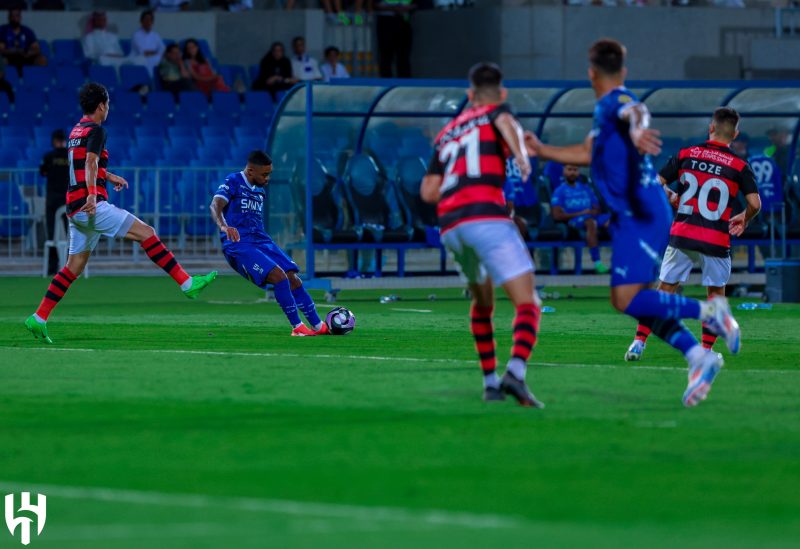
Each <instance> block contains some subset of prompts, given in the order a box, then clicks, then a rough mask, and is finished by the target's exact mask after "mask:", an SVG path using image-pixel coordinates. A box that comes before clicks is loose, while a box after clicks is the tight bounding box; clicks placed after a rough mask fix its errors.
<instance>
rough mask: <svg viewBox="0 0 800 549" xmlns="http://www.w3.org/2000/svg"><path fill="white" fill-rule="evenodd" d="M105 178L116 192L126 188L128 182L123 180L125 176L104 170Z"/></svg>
mask: <svg viewBox="0 0 800 549" xmlns="http://www.w3.org/2000/svg"><path fill="white" fill-rule="evenodd" d="M106 180H107V181H109V182H110V183H112V184H113V185H114V190H115V191H117V192H119V191H121V190H122V189H127V188H128V182H127V181H126V180H125V178H124V177H121V176H119V175H117V174H115V173H111V172H109V171H106Z"/></svg>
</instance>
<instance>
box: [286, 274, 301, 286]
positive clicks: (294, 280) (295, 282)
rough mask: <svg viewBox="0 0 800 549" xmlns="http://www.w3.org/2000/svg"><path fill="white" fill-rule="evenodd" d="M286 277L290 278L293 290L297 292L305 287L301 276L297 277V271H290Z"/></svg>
mask: <svg viewBox="0 0 800 549" xmlns="http://www.w3.org/2000/svg"><path fill="white" fill-rule="evenodd" d="M286 276H287V277H288V278H289V286H290V287H291V288H292V290H296V289H297V288H299V287H300V286H302V285H303V281H302V280H300V277H299V276H297V272H296V271H289V272H288V273H286Z"/></svg>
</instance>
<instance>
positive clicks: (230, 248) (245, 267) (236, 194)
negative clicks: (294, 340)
mask: <svg viewBox="0 0 800 549" xmlns="http://www.w3.org/2000/svg"><path fill="white" fill-rule="evenodd" d="M271 174H272V159H271V158H270V157H269V156H268V155H267V154H266V153H264V152H261V151H253V152H251V153H250V155H249V156H248V157H247V166H245V168H244V170H242V171H241V172H237V173H232V174H230V175H229V176H228V177H226V178H225V182H224V183H223V184H222V185H220V186H219V189H217V192H216V194H215V195H214V199H213V200H212V201H211V206H209V207H210V209H211V218H212V219H213V220H214V223H216V224H217V227H219V232H220V239H221V240H222V253H223V254H225V259H227V260H228V264H229V265H230V266H231V267H232V268H233V270H235V271H236V272H237V273H239V274H240V275H242V276H243V277H245V278H246V279H247V280H249V281H250V282H252V283H253V284H255V285H256V286H258V287H259V288H262V289H266V287H267V285H268V284H272V286H273V288H274V291H275V299H276V300H277V302H278V305H280V307H281V309H283V313H284V314H285V315H286V318H287V319H288V320H289V323H290V324H291V325H292V335H293V336H316V335H325V334H328V333H330V332H329V331H328V326H327V325H326V324H325V323H324V322H322V320H321V319H320V318H319V315H318V314H317V307H316V305H314V300H313V299H311V296H310V295H309V294H308V292H307V291H306V289H305V288H304V287H303V282H302V281H301V280H300V277H298V276H297V273H298V271H299V270H300V268H299V267H298V266H297V264H296V263H295V262H294V261H292V260H291V259H290V258H289V256H288V255H286V253H285V252H284V251H283V250H281V249H280V248H279V247H278V245H277V244H275V242H274V241H273V240H272V238H270V236H269V235H268V234H267V232H266V231H265V230H264V214H263V211H264V195H265V193H264V187H266V186H267V184H268V183H269V177H270V175H271ZM298 309H300V311H302V312H303V315H305V317H306V319H307V320H308V322H309V324H311V326H312V328H309V327H308V326H306V325H305V324H303V321H302V320H300V314H299V313H298V312H297V310H298Z"/></svg>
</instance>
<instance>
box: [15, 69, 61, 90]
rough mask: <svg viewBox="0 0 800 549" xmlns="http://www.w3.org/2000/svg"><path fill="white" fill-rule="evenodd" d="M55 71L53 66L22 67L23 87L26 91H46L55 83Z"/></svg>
mask: <svg viewBox="0 0 800 549" xmlns="http://www.w3.org/2000/svg"><path fill="white" fill-rule="evenodd" d="M54 75H55V71H53V68H52V67H38V66H25V67H22V85H21V89H23V90H26V91H43V90H44V91H46V90H48V89H49V88H50V86H51V85H52V84H53V76H54Z"/></svg>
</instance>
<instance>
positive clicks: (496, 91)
mask: <svg viewBox="0 0 800 549" xmlns="http://www.w3.org/2000/svg"><path fill="white" fill-rule="evenodd" d="M502 79H503V76H502V73H501V72H500V68H499V67H498V66H497V65H493V64H490V63H480V64H478V65H475V66H474V67H472V69H471V70H470V73H469V81H470V89H469V90H468V91H467V96H468V97H469V101H470V106H469V107H468V108H467V109H466V110H464V112H462V113H461V114H460V115H459V116H458V117H457V118H456V119H454V120H453V121H451V122H450V123H449V124H447V126H445V128H444V129H443V130H442V131H441V133H439V135H438V136H437V138H436V141H435V142H434V153H433V158H432V159H431V162H430V165H429V167H428V174H427V175H426V176H425V178H424V179H423V181H422V187H421V195H422V198H423V200H425V201H426V202H431V203H438V207H437V213H438V216H439V226H440V227H441V234H442V242H443V243H444V245H445V246H446V247H447V249H448V250H449V251H450V253H451V254H452V255H453V257H454V259H455V261H456V263H457V265H458V268H459V270H460V271H461V274H462V276H463V277H464V278H465V279H466V282H467V283H468V285H469V289H470V291H471V292H472V307H471V310H470V320H471V323H470V327H471V330H472V335H473V336H474V338H475V347H476V350H477V351H478V356H479V358H480V365H481V369H482V370H483V385H484V393H483V398H484V400H487V401H493V400H503V399H504V398H505V395H506V394H508V395H511V396H513V397H514V398H515V399H516V400H517V402H519V403H520V404H521V405H523V406H531V407H537V408H542V407H543V406H544V405H543V404H542V403H541V402H539V401H538V400H536V397H534V396H533V393H531V391H530V390H529V389H528V386H527V385H526V383H525V372H526V369H527V361H528V358H529V357H530V355H531V351H532V349H533V347H534V345H536V337H537V333H538V331H539V318H540V315H541V310H540V302H539V299H538V297H537V296H536V291H535V286H534V279H533V272H534V267H533V262H532V260H531V256H530V254H529V253H528V249H527V248H526V247H525V243H524V242H523V241H522V237H521V236H520V233H519V231H518V230H517V228H516V226H515V225H514V223H513V222H512V221H511V218H510V217H509V214H508V210H507V207H506V201H505V198H504V196H503V184H504V182H505V167H506V157H507V156H508V155H509V151H510V153H511V154H512V155H513V157H514V159H515V161H516V163H517V166H518V167H519V169H520V175H521V179H522V180H523V181H525V180H527V179H528V175H530V172H531V165H530V161H529V160H528V156H527V154H526V153H525V144H524V134H523V131H522V126H520V124H519V122H518V121H517V120H516V119H515V118H514V116H513V115H512V114H511V112H510V109H509V107H508V106H507V105H506V104H505V103H504V102H505V100H506V96H507V91H506V89H505V88H504V87H503V85H502ZM494 285H497V286H502V288H503V289H504V290H505V292H506V294H508V297H509V298H510V299H511V301H512V302H513V304H514V307H515V308H516V314H515V316H514V324H513V329H514V335H513V347H512V348H511V359H510V360H509V361H508V366H507V368H506V372H505V374H504V375H503V378H502V380H501V379H499V378H498V377H497V373H496V368H497V358H496V356H495V347H496V345H495V340H494V328H493V326H492V315H493V313H494Z"/></svg>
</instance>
